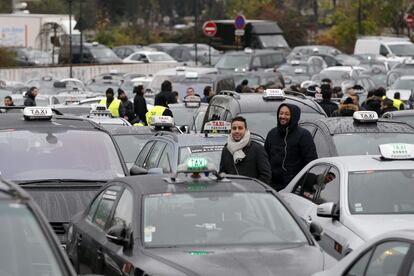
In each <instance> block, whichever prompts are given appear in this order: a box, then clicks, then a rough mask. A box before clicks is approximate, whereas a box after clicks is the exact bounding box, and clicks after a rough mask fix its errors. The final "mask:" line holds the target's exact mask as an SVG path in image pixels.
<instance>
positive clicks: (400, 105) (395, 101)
mask: <svg viewBox="0 0 414 276" xmlns="http://www.w3.org/2000/svg"><path fill="white" fill-rule="evenodd" d="M392 101H393V105H394V107H395V108H396V109H398V110H404V102H403V101H401V94H400V92H395V93H394V99H393V100H392Z"/></svg>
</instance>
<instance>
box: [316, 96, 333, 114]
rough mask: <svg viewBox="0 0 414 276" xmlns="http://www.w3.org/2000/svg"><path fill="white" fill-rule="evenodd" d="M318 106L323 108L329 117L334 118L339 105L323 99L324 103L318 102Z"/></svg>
mask: <svg viewBox="0 0 414 276" xmlns="http://www.w3.org/2000/svg"><path fill="white" fill-rule="evenodd" d="M318 104H319V105H320V106H321V107H322V109H323V110H324V111H325V113H326V115H328V117H332V113H334V111H335V110H337V109H338V105H337V104H336V103H334V102H332V101H330V100H327V99H323V100H322V101H320V102H318Z"/></svg>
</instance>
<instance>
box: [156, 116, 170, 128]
mask: <svg viewBox="0 0 414 276" xmlns="http://www.w3.org/2000/svg"><path fill="white" fill-rule="evenodd" d="M151 126H159V127H173V126H174V119H173V117H171V116H152V117H151Z"/></svg>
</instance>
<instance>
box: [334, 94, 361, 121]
mask: <svg viewBox="0 0 414 276" xmlns="http://www.w3.org/2000/svg"><path fill="white" fill-rule="evenodd" d="M355 111H359V108H358V106H357V105H355V104H354V102H353V100H352V98H351V97H347V98H346V99H345V101H344V102H343V103H341V104H340V106H339V109H338V110H336V111H335V112H333V113H332V117H349V116H352V115H354V112H355Z"/></svg>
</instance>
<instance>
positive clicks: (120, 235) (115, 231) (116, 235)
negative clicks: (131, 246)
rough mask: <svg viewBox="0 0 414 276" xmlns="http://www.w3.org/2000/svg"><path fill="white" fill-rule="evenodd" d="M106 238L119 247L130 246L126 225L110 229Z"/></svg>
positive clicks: (118, 225)
mask: <svg viewBox="0 0 414 276" xmlns="http://www.w3.org/2000/svg"><path fill="white" fill-rule="evenodd" d="M106 238H107V239H108V240H109V241H111V242H113V243H115V244H118V245H122V246H126V245H128V242H129V241H128V239H127V229H126V227H125V226H124V225H120V224H117V225H114V226H112V227H111V228H109V230H108V232H107V233H106Z"/></svg>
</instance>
